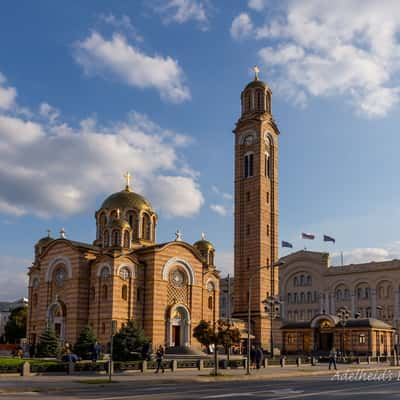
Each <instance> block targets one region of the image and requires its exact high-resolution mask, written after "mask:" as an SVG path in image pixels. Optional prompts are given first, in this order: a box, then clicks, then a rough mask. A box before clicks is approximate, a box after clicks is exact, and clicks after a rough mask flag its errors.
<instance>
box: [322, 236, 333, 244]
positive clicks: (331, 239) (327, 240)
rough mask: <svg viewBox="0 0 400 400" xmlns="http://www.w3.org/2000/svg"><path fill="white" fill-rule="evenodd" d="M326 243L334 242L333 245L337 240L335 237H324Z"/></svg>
mask: <svg viewBox="0 0 400 400" xmlns="http://www.w3.org/2000/svg"><path fill="white" fill-rule="evenodd" d="M324 242H333V243H335V242H336V241H335V239H334V238H333V237H331V236H328V235H324Z"/></svg>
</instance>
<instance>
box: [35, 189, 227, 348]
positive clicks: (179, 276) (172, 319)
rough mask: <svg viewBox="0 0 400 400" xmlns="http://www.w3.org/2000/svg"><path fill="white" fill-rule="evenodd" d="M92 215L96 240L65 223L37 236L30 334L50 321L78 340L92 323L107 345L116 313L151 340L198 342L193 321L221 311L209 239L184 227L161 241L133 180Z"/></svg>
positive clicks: (68, 338)
mask: <svg viewBox="0 0 400 400" xmlns="http://www.w3.org/2000/svg"><path fill="white" fill-rule="evenodd" d="M95 217H96V225H97V230H96V231H97V233H96V240H95V241H94V242H93V244H86V243H80V242H76V241H72V240H69V239H67V238H66V237H65V233H64V232H63V231H62V232H61V237H60V238H58V239H53V238H51V237H46V238H43V239H41V240H39V242H38V243H37V244H36V246H35V260H34V263H33V265H32V267H31V268H30V269H29V301H30V304H29V313H28V338H29V340H30V341H31V342H33V343H34V342H36V341H37V340H38V338H39V336H40V334H41V333H42V331H43V330H44V329H45V326H46V324H51V325H52V326H53V327H54V329H55V331H56V333H57V335H58V336H59V338H60V340H61V341H67V342H69V343H74V342H75V341H76V338H77V337H78V335H79V334H80V332H81V331H82V329H83V328H84V327H85V325H87V324H90V325H91V326H92V328H93V330H94V333H95V335H96V337H97V338H98V340H99V342H101V343H102V344H103V345H106V344H107V343H108V342H109V340H110V335H111V329H112V321H113V320H114V321H116V324H117V325H116V327H117V329H119V328H121V327H122V326H123V325H124V324H126V323H127V321H129V320H132V319H133V320H136V321H137V322H138V323H139V325H140V326H142V327H143V328H144V331H145V334H146V335H147V336H148V337H149V338H150V339H151V341H152V343H153V346H157V345H160V344H162V345H164V346H167V347H177V346H192V347H195V348H196V347H197V348H199V347H200V344H199V343H198V342H197V341H196V340H195V339H194V338H193V337H192V331H193V328H194V327H195V326H196V325H197V324H198V323H199V321H200V320H202V319H204V320H207V321H210V322H213V321H214V320H217V319H218V318H219V274H218V272H217V270H216V268H215V266H214V248H213V246H212V244H211V243H210V242H208V241H206V240H205V239H204V238H203V239H202V240H199V241H198V242H196V243H195V244H194V245H191V244H188V243H185V242H183V241H182V240H181V238H180V235H179V234H177V239H176V240H175V241H172V242H168V243H162V244H157V243H156V241H155V235H156V223H157V215H156V213H155V212H154V211H153V210H152V208H151V205H150V203H149V202H148V201H147V200H145V199H144V198H143V197H142V196H140V195H138V194H136V193H134V192H132V191H131V189H130V187H129V181H128V184H127V186H126V188H125V190H123V191H121V192H117V193H114V194H112V195H111V196H109V197H108V198H107V199H106V200H105V201H104V202H103V205H102V206H101V208H100V209H99V210H98V211H97V212H96V214H95Z"/></svg>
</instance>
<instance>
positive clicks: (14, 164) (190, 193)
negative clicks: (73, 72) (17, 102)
mask: <svg viewBox="0 0 400 400" xmlns="http://www.w3.org/2000/svg"><path fill="white" fill-rule="evenodd" d="M40 109H41V111H42V114H43V115H50V116H51V115H52V110H54V107H52V106H50V105H47V106H43V104H42V106H41V107H40ZM34 119H35V120H34ZM50 119H51V118H50ZM189 143H190V139H189V138H187V137H186V136H185V135H182V134H177V133H175V132H173V131H170V130H165V129H163V128H161V127H160V126H158V125H157V124H156V123H155V122H153V121H151V120H150V119H149V118H148V117H147V116H145V115H142V114H139V113H136V112H132V113H130V114H129V115H128V118H127V119H126V120H125V121H118V122H111V123H108V124H107V125H106V126H105V125H100V124H98V123H97V121H96V120H95V119H93V118H88V119H85V120H82V121H80V124H79V126H78V127H72V126H69V125H68V124H67V123H65V122H63V121H61V117H60V116H58V118H56V119H54V118H53V119H52V120H49V119H44V120H43V118H41V116H36V117H35V116H34V117H33V118H32V119H29V118H28V117H25V119H23V118H22V117H15V116H10V115H0V213H3V214H11V215H16V216H20V215H23V214H34V215H38V216H41V217H48V216H51V215H66V214H73V213H78V212H81V211H84V210H88V209H89V208H90V209H92V210H93V208H95V203H94V201H95V199H97V198H98V197H99V196H105V195H109V194H110V193H112V192H114V191H117V190H121V188H122V186H123V182H122V173H123V172H124V171H130V172H131V173H132V174H133V177H134V178H133V190H135V191H137V192H139V193H142V194H143V195H145V196H146V197H148V199H149V200H150V201H151V202H152V203H153V205H154V206H156V207H157V208H156V211H161V212H162V213H165V214H167V215H171V216H191V215H193V214H195V213H197V212H198V211H199V209H200V207H201V206H202V204H203V201H204V200H203V195H202V193H201V191H200V189H199V186H198V183H197V175H198V173H197V172H196V171H193V170H192V169H191V168H190V166H188V165H187V163H186V162H185V160H184V159H183V157H182V155H181V154H179V153H178V149H180V148H181V146H183V145H187V144H189Z"/></svg>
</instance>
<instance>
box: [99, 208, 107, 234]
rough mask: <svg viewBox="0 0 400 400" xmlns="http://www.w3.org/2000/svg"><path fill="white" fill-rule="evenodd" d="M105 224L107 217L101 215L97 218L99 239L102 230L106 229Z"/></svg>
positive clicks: (103, 214)
mask: <svg viewBox="0 0 400 400" xmlns="http://www.w3.org/2000/svg"><path fill="white" fill-rule="evenodd" d="M106 224H107V216H106V214H105V213H101V214H100V217H99V233H100V239H101V238H102V236H103V231H104V228H105V227H106Z"/></svg>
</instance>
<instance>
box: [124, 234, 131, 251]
mask: <svg viewBox="0 0 400 400" xmlns="http://www.w3.org/2000/svg"><path fill="white" fill-rule="evenodd" d="M129 242H130V240H129V232H128V231H125V232H124V247H130V243H129Z"/></svg>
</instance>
